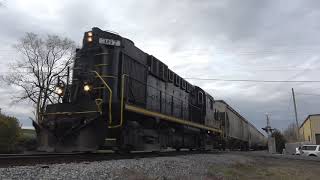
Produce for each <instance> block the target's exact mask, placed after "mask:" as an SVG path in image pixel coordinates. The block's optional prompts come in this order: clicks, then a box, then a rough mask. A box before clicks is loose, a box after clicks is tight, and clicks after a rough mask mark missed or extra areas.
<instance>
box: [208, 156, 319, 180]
mask: <svg viewBox="0 0 320 180" xmlns="http://www.w3.org/2000/svg"><path fill="white" fill-rule="evenodd" d="M243 155H244V156H245V155H246V154H243ZM248 158H249V159H251V160H250V161H247V162H245V163H243V162H236V163H234V164H230V165H221V166H219V165H215V166H211V167H209V168H208V171H207V172H208V176H207V178H208V179H239V180H242V179H243V180H247V179H252V180H257V179H259V180H264V179H268V180H269V179H272V180H273V179H281V180H287V179H288V180H300V179H301V180H319V179H320V161H318V162H316V161H307V160H296V159H287V158H281V157H280V158H272V157H259V156H255V157H252V156H250V155H249V156H248Z"/></svg>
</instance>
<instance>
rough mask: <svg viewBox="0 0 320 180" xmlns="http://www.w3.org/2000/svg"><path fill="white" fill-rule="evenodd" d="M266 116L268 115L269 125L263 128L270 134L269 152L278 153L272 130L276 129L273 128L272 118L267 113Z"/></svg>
mask: <svg viewBox="0 0 320 180" xmlns="http://www.w3.org/2000/svg"><path fill="white" fill-rule="evenodd" d="M266 117H267V126H266V127H264V128H262V129H263V130H264V131H266V133H267V135H268V151H269V153H272V154H273V153H276V141H275V138H274V137H272V132H273V131H274V130H275V129H272V128H271V125H270V119H269V115H268V114H267V113H266Z"/></svg>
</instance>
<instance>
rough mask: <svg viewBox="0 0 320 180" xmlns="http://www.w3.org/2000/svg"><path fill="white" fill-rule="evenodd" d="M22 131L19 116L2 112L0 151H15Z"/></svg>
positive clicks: (0, 116)
mask: <svg viewBox="0 0 320 180" xmlns="http://www.w3.org/2000/svg"><path fill="white" fill-rule="evenodd" d="M20 132H21V127H20V124H19V122H18V120H17V118H15V117H11V116H6V115H4V114H1V113H0V153H11V152H15V150H16V149H15V147H16V145H17V143H18V140H19V136H20Z"/></svg>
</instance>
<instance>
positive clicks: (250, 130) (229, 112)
mask: <svg viewBox="0 0 320 180" xmlns="http://www.w3.org/2000/svg"><path fill="white" fill-rule="evenodd" d="M214 109H215V112H216V114H217V116H218V117H216V118H218V119H220V121H222V124H224V126H223V127H224V128H225V129H224V130H223V132H224V134H223V136H224V140H225V143H226V147H227V148H229V149H239V148H240V149H243V150H248V149H263V148H265V147H266V143H267V140H266V137H265V136H264V135H263V134H262V133H261V132H260V131H259V130H258V129H257V128H256V127H254V126H253V125H252V124H251V123H250V122H249V121H248V120H246V119H245V118H244V117H243V116H241V115H240V114H239V113H238V112H237V111H235V110H234V109H233V108H232V107H231V106H230V105H229V104H227V103H226V102H225V101H223V100H216V101H215V104H214Z"/></svg>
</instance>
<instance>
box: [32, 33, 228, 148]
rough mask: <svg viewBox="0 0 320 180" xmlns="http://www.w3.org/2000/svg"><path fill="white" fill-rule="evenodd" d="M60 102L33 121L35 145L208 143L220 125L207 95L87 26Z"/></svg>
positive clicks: (61, 85)
mask: <svg viewBox="0 0 320 180" xmlns="http://www.w3.org/2000/svg"><path fill="white" fill-rule="evenodd" d="M56 89H57V91H56V92H57V94H58V96H59V97H60V99H61V101H60V102H59V103H56V104H50V105H47V107H46V112H45V113H44V114H43V115H42V119H41V121H40V122H39V123H35V122H34V123H33V124H34V126H35V129H36V132H37V135H38V140H39V144H40V146H39V150H43V151H56V152H73V151H95V150H97V149H101V148H112V149H114V150H116V151H131V150H152V151H158V150H160V149H163V148H167V147H171V148H175V149H177V150H180V149H181V148H189V149H212V148H214V147H218V146H221V145H223V144H225V143H224V138H223V134H224V132H223V131H224V129H226V128H225V127H224V126H225V124H224V123H222V121H221V120H220V119H218V118H215V116H216V114H217V113H216V112H215V111H214V103H215V101H214V99H213V97H212V96H211V95H209V94H208V93H206V92H205V91H204V90H203V89H201V88H200V87H197V86H194V85H192V84H191V83H189V82H188V81H186V80H185V79H183V78H181V77H180V76H179V75H178V74H176V73H174V72H173V71H172V70H171V69H169V68H168V66H167V65H166V64H164V63H163V62H161V61H160V60H158V59H157V58H156V57H154V56H152V55H149V54H147V53H145V52H143V51H142V50H140V49H139V48H137V47H136V46H135V45H134V43H133V42H132V41H131V40H129V39H126V38H124V37H121V36H120V35H118V34H116V33H113V32H108V31H102V30H100V29H99V28H93V29H92V31H88V32H85V34H84V38H83V46H82V48H81V49H77V50H76V57H75V61H74V67H73V74H72V81H71V82H70V83H69V82H68V81H67V82H60V81H59V82H58V83H57V87H56Z"/></svg>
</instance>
